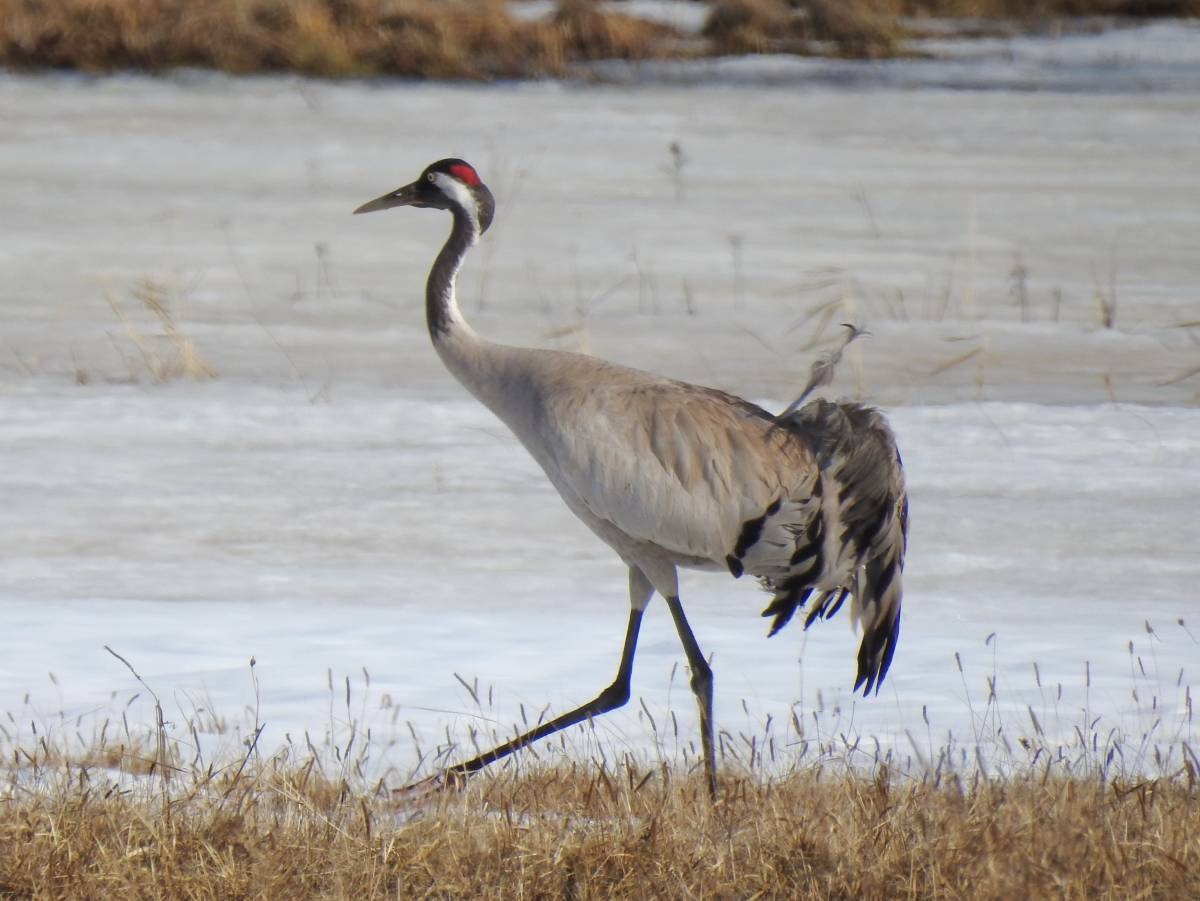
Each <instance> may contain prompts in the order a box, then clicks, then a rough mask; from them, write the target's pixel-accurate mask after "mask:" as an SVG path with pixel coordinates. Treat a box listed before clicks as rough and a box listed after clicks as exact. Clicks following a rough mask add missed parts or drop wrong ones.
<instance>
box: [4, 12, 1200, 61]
mask: <svg viewBox="0 0 1200 901" xmlns="http://www.w3.org/2000/svg"><path fill="white" fill-rule="evenodd" d="M1081 15H1104V16H1139V17H1144V16H1197V15H1200V0H1035V2H1026V0H713V2H712V3H711V4H710V13H709V17H708V20H707V23H706V25H705V27H704V29H703V33H702V35H701V36H699V37H696V36H688V35H682V34H680V33H679V32H677V31H676V30H674V29H672V28H670V27H668V26H666V25H663V24H660V23H655V22H650V21H647V20H644V19H640V18H637V17H635V16H633V15H629V14H626V13H623V12H621V11H620V9H619V4H613V3H599V2H597V0H559V2H558V4H557V8H556V10H555V11H554V12H553V13H552V14H551V15H550V16H548V17H544V18H541V19H535V20H527V19H525V18H523V17H516V16H513V15H512V12H511V10H510V8H509V5H508V4H507V3H506V2H505V0H208V2H205V3H194V2H191V0H53V2H50V0H0V65H3V66H7V67H10V68H15V69H47V68H49V69H78V70H83V71H87V72H109V71H114V70H143V71H150V72H161V71H166V70H170V69H175V68H180V67H199V68H207V69H215V70H218V71H222V72H229V73H238V74H240V73H252V72H284V71H286V72H298V73H302V74H306V75H314V76H322V77H346V76H360V77H369V76H381V75H387V76H401V77H408V78H438V79H479V80H486V79H497V78H536V77H547V76H550V77H552V76H562V75H565V74H567V73H568V71H569V70H570V67H571V65H572V64H575V63H583V62H588V61H593V60H600V59H629V60H645V59H662V58H680V57H688V56H697V55H713V54H728V53H748V52H750V53H774V52H784V53H804V54H824V55H830V54H831V55H836V56H847V57H886V56H896V55H899V54H903V53H906V52H908V51H907V50H906V44H905V42H906V39H907V38H909V37H912V36H914V35H919V34H920V33H921V27H920V21H921V20H922V19H925V18H930V17H943V18H945V17H949V18H971V19H1006V20H1013V21H1015V22H1019V23H1025V24H1026V25H1028V24H1031V23H1045V22H1046V21H1047V20H1053V19H1061V18H1064V17H1070V16H1081Z"/></svg>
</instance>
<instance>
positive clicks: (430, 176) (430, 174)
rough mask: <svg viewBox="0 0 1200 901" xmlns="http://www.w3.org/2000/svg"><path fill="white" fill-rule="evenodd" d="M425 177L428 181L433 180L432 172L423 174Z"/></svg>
mask: <svg viewBox="0 0 1200 901" xmlns="http://www.w3.org/2000/svg"><path fill="white" fill-rule="evenodd" d="M425 178H426V179H428V180H429V181H433V180H434V178H433V173H432V172H430V173H428V174H427V175H426V176H425Z"/></svg>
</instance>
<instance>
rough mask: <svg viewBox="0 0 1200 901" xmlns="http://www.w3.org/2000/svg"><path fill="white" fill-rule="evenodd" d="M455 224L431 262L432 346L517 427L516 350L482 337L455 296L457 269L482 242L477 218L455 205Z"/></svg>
mask: <svg viewBox="0 0 1200 901" xmlns="http://www.w3.org/2000/svg"><path fill="white" fill-rule="evenodd" d="M450 211H451V213H452V214H453V216H454V225H453V227H452V228H451V230H450V237H449V238H448V239H447V241H446V244H445V246H444V247H442V249H441V251H440V252H439V253H438V255H437V259H435V260H434V261H433V268H432V269H430V270H429V280H428V281H427V282H426V284H425V318H426V321H427V323H428V325H429V336H430V337H431V338H432V339H433V346H434V348H435V349H436V350H437V352H438V356H440V357H441V358H442V362H443V363H445V364H446V368H447V369H449V370H450V372H451V373H452V374H453V375H454V377H455V378H456V379H458V380H459V382H461V383H462V384H463V386H464V387H465V388H466V389H467V390H468V391H470V392H471V393H472V394H473V395H475V397H476V398H477V399H478V400H479V401H480V402H482V403H483V404H484V405H485V406H486V407H488V408H489V409H491V410H492V412H493V413H495V414H496V415H497V416H499V417H500V418H501V419H502V420H504V421H505V422H506V423H507V424H508V425H509V427H510V428H514V429H516V428H517V427H518V421H519V420H520V419H522V418H523V417H522V412H523V411H521V410H517V409H510V408H512V407H513V406H514V403H516V404H519V401H518V400H517V398H518V397H519V396H520V394H521V393H522V392H520V391H514V387H515V386H514V384H513V380H514V379H515V378H519V375H520V373H519V366H518V365H515V364H516V359H515V357H516V355H517V354H518V353H519V352H518V350H517V349H516V348H511V347H506V346H504V345H501V344H495V343H493V342H491V341H487V340H485V339H484V338H482V337H481V336H480V335H479V333H478V332H476V331H475V330H474V329H473V328H471V325H470V323H468V322H467V320H466V319H465V318H463V314H462V310H460V309H459V306H458V298H457V297H456V295H455V290H454V288H455V282H456V280H457V278H458V270H459V267H460V266H462V262H463V259H464V258H465V257H466V255H467V251H469V250H470V249H471V247H472V246H474V244H475V242H476V241H478V240H479V235H480V231H481V229H480V227H479V220H478V218H477V217H476V216H473V215H471V214H470V213H468V212H466V211H465V210H463V209H461V208H459V207H457V206H452V207H451V208H450Z"/></svg>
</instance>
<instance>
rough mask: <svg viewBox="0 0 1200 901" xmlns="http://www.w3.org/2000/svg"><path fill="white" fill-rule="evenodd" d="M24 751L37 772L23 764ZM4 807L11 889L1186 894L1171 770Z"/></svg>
mask: <svg viewBox="0 0 1200 901" xmlns="http://www.w3.org/2000/svg"><path fill="white" fill-rule="evenodd" d="M31 761H32V762H31ZM19 763H20V764H22V766H20V768H19V769H17V770H14V771H13V775H12V776H11V780H10V782H9V784H8V785H7V786H6V788H5V789H3V790H0V791H2V792H3V802H4V803H3V804H0V894H3V895H4V896H6V897H7V896H16V897H50V896H54V897H64V896H71V897H99V896H105V897H129V898H133V897H169V898H192V897H267V898H307V897H339V898H373V897H396V896H400V897H412V898H420V897H434V896H435V897H489V898H506V897H512V898H517V897H534V896H535V897H547V898H550V897H586V898H593V897H594V898H647V897H658V898H671V897H697V896H703V897H775V898H784V897H791V898H796V897H855V898H928V897H951V898H954V897H959V898H1017V897H1057V898H1081V899H1082V898H1096V897H1141V898H1184V897H1196V896H1197V893H1198V892H1200V793H1198V790H1197V786H1196V783H1195V778H1194V777H1195V774H1194V772H1189V774H1188V777H1187V778H1183V777H1180V778H1177V779H1166V780H1164V779H1159V780H1149V781H1143V782H1137V783H1130V784H1124V783H1112V784H1104V783H1103V782H1099V781H1091V780H1086V779H1083V780H1079V779H1073V780H1061V779H1057V778H1049V779H1045V780H1043V779H1037V778H1022V779H1009V780H1005V781H998V780H985V779H977V780H975V781H974V782H969V783H968V782H963V781H959V780H957V779H950V780H946V781H944V782H941V783H940V784H934V783H932V782H928V781H920V780H905V779H898V778H895V777H894V776H892V775H891V774H889V772H888V771H887V770H886V768H884V769H879V770H877V771H875V772H874V773H868V774H861V775H845V774H834V773H832V772H829V771H825V772H821V771H820V770H813V771H809V772H802V773H796V774H794V775H792V776H789V777H786V778H783V779H779V780H769V779H764V778H761V777H758V776H750V775H737V776H728V775H727V776H726V777H725V778H724V779H723V782H722V790H723V798H722V800H721V802H720V803H719V804H717V805H716V806H715V807H714V806H713V805H711V804H710V803H709V801H708V798H707V794H706V792H705V790H704V786H703V785H702V784H701V782H700V781H699V780H698V779H693V778H691V777H680V776H677V775H675V774H674V773H673V772H671V771H669V770H662V769H649V770H645V771H642V770H639V769H637V768H636V767H632V766H630V767H627V768H619V769H615V770H612V769H610V770H603V769H597V768H594V767H592V766H581V767H579V768H576V769H561V768H560V769H537V770H533V771H531V772H529V773H526V774H524V775H519V776H513V775H510V774H508V773H501V774H499V775H495V776H487V775H485V776H482V777H479V778H478V779H477V780H476V781H474V782H473V783H472V784H471V785H470V786H469V787H468V789H467V790H466V791H465V793H463V794H462V795H445V796H441V797H438V798H436V799H434V800H432V801H430V802H428V803H427V804H426V805H425V806H423V807H421V808H419V809H411V808H409V809H406V808H398V807H397V806H396V805H395V804H394V803H392V802H391V801H389V800H387V799H386V798H382V797H380V796H379V795H377V794H374V793H370V792H367V791H363V790H356V789H353V788H351V787H350V786H349V785H348V784H347V783H346V782H345V781H340V780H336V779H329V778H326V777H323V776H322V775H320V773H319V770H318V769H317V768H316V767H314V766H312V765H311V763H310V764H307V765H301V764H288V763H286V762H284V761H282V760H280V759H276V760H273V761H266V762H263V763H260V764H257V765H256V766H254V767H252V768H247V769H244V770H243V769H239V768H237V767H231V768H229V770H227V771H225V772H209V773H206V774H194V775H193V776H191V777H189V779H188V780H187V782H186V784H179V783H181V782H182V781H183V780H179V779H176V780H175V782H173V783H172V784H171V788H170V789H169V791H166V792H160V791H159V790H157V788H152V787H147V786H146V785H144V784H143V785H140V786H135V787H133V788H130V787H128V785H126V786H125V787H122V786H121V785H119V784H118V782H117V781H115V780H114V778H113V777H112V776H110V775H109V774H106V773H105V772H104V771H103V770H100V769H98V768H95V767H87V766H79V767H78V768H76V769H71V770H67V769H61V770H53V771H47V770H46V769H45V764H44V763H41V764H40V765H41V766H42V767H43V769H41V770H38V766H39V761H38V760H37V759H36V755H31V757H30V759H28V760H25V759H22V760H21V761H19Z"/></svg>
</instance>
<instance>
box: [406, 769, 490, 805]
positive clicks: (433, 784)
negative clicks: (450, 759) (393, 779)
mask: <svg viewBox="0 0 1200 901" xmlns="http://www.w3.org/2000/svg"><path fill="white" fill-rule="evenodd" d="M470 775H471V774H470V773H469V772H465V771H463V770H461V769H458V768H455V767H451V768H449V769H445V770H442V771H441V772H440V773H434V774H433V775H432V776H428V777H427V778H425V779H422V780H420V781H419V782H414V783H412V784H411V785H406V786H404V787H403V788H393V789H392V799H393V800H395V801H409V802H413V801H424V800H426V799H427V798H431V797H433V796H434V795H438V794H441V793H442V792H455V791H461V790H462V789H463V788H465V787H466V784H467V778H468V777H469V776H470Z"/></svg>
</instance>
